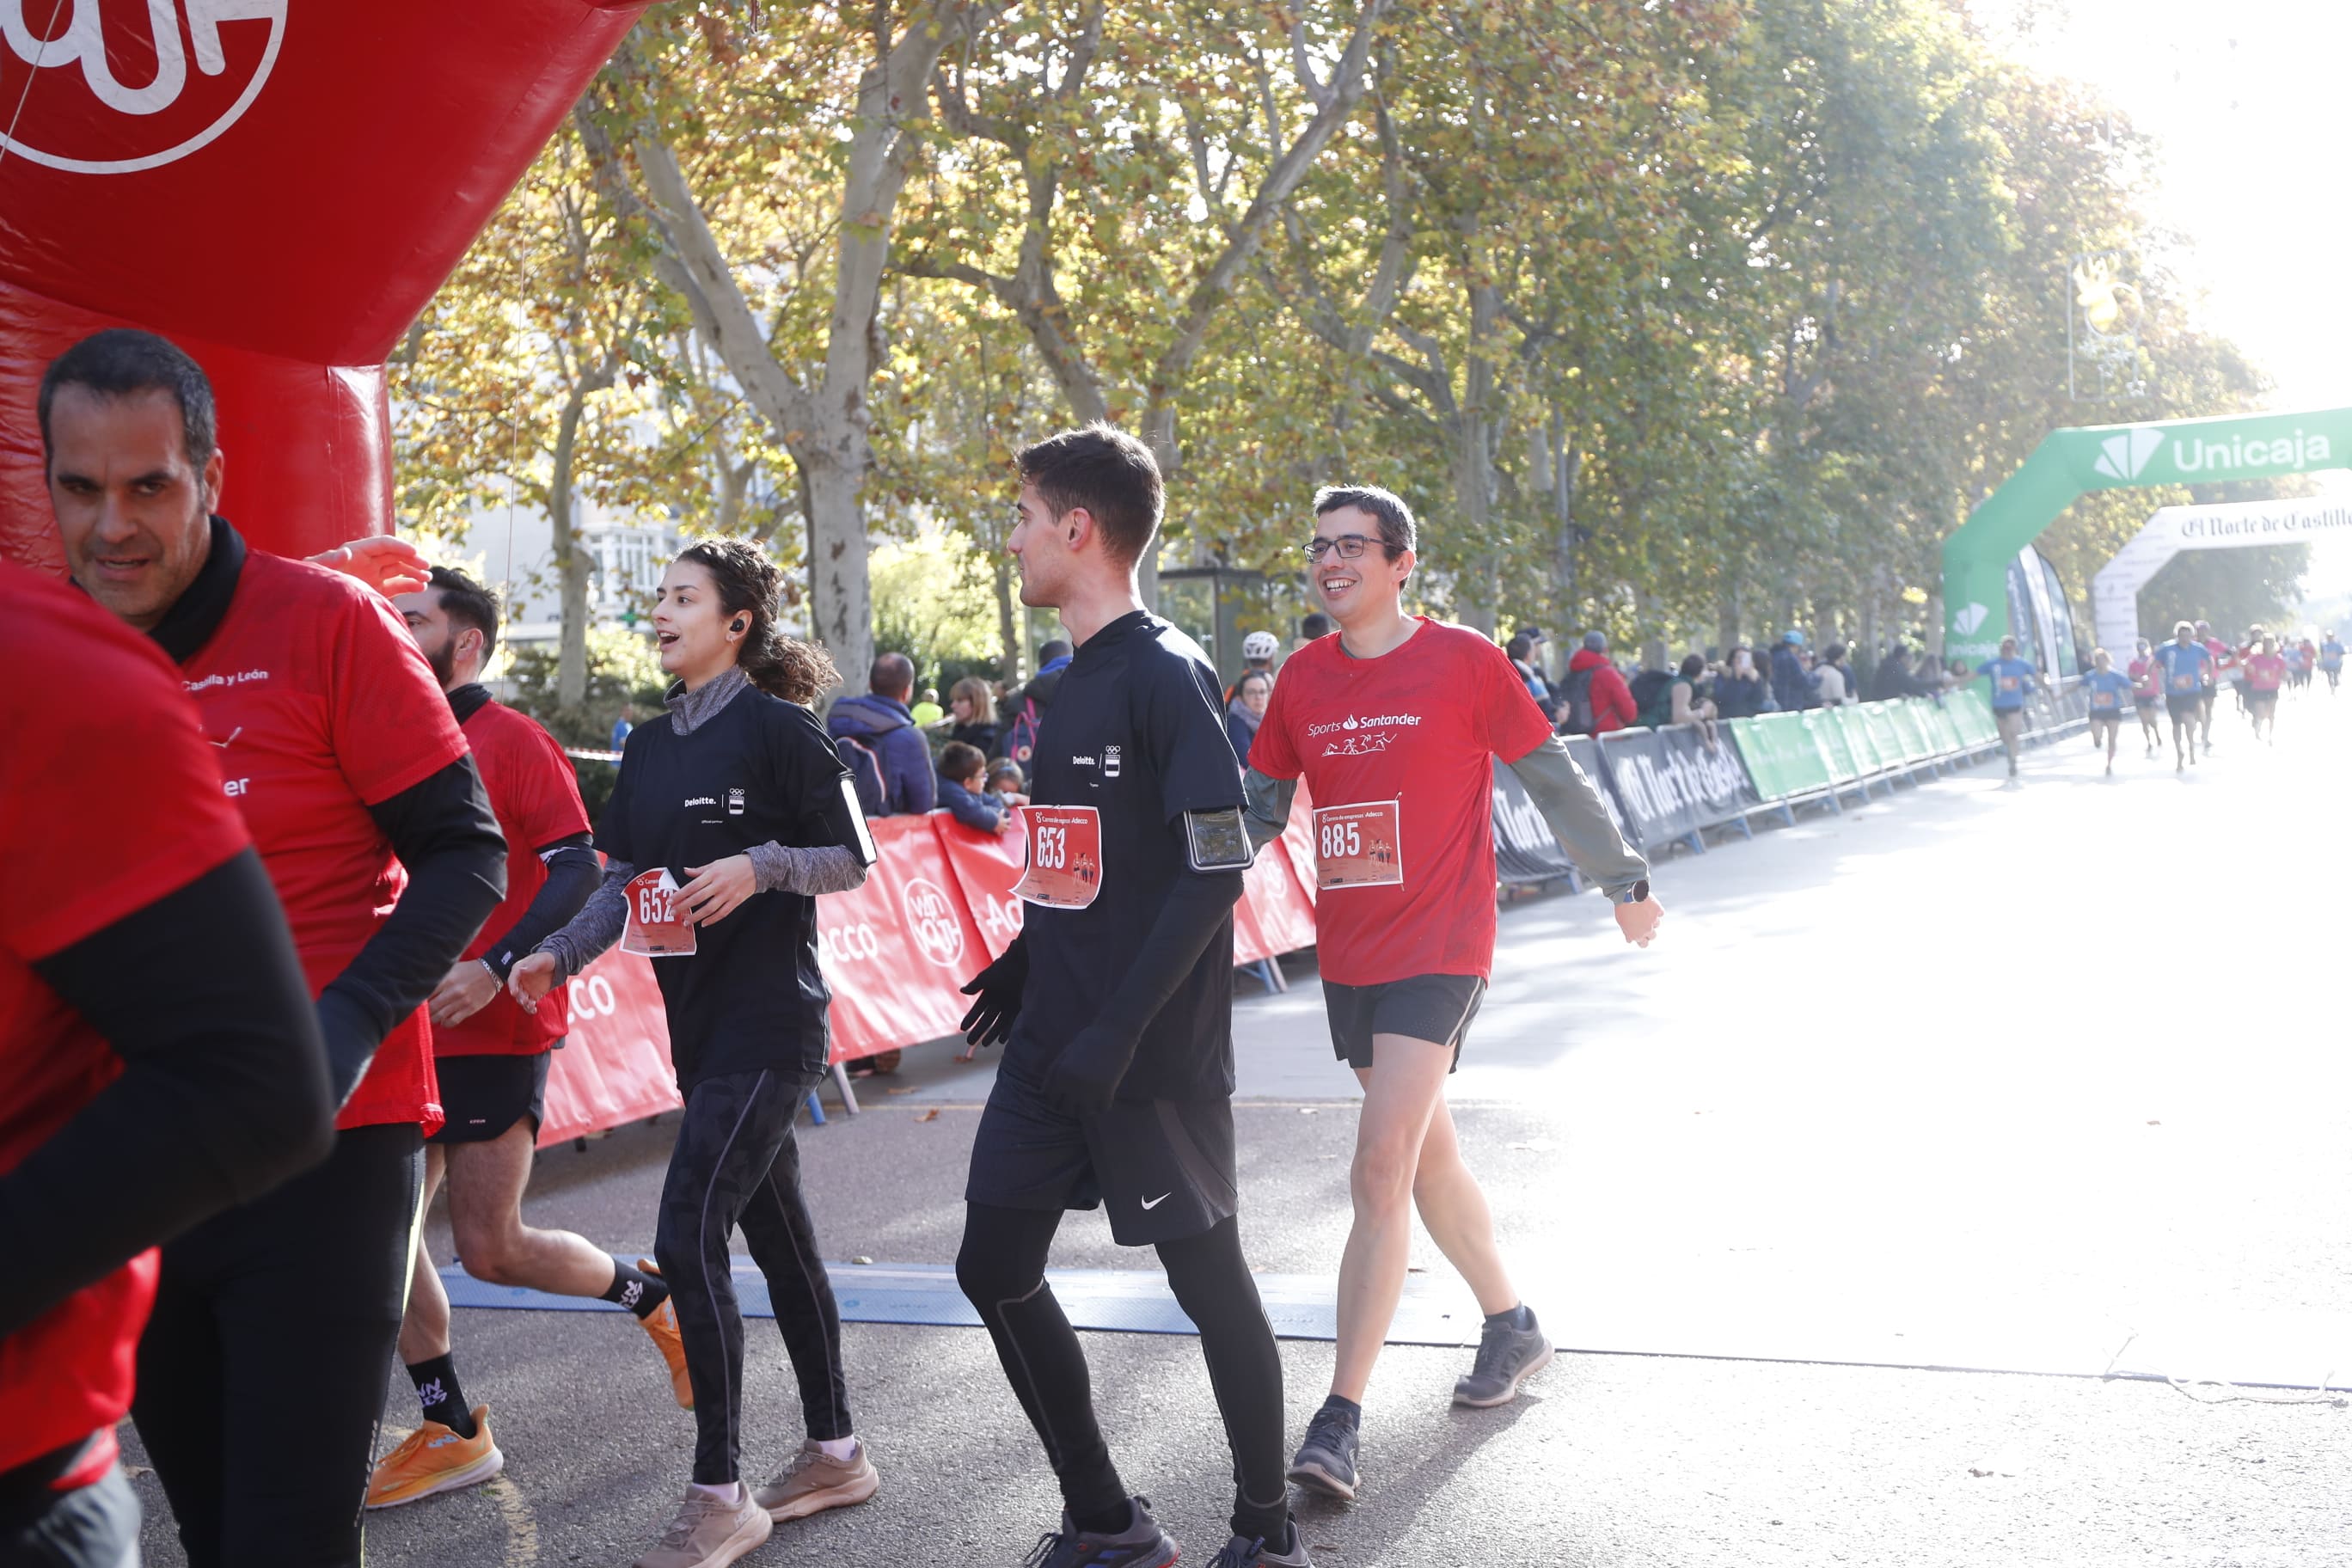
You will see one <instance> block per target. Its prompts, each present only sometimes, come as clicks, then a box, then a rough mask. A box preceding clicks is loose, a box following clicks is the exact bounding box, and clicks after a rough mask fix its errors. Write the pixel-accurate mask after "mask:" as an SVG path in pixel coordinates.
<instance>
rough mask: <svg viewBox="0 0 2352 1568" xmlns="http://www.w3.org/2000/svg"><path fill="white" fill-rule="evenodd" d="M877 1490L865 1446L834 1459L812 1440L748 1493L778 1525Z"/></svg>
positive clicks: (856, 1500)
mask: <svg viewBox="0 0 2352 1568" xmlns="http://www.w3.org/2000/svg"><path fill="white" fill-rule="evenodd" d="M881 1487H882V1478H881V1476H880V1475H878V1474H877V1473H876V1471H875V1468H874V1461H873V1460H871V1459H869V1458H866V1445H865V1444H863V1443H859V1444H858V1445H857V1446H856V1447H854V1448H852V1449H850V1450H849V1458H845V1459H835V1458H829V1457H827V1455H826V1454H825V1451H824V1449H823V1448H820V1447H817V1446H816V1439H815V1438H814V1437H812V1438H810V1439H809V1440H808V1441H807V1442H805V1443H803V1444H802V1445H801V1451H800V1452H799V1453H797V1454H794V1455H793V1462H792V1463H791V1464H789V1465H786V1466H785V1467H784V1468H783V1473H782V1474H781V1475H779V1476H778V1477H777V1478H776V1479H774V1480H772V1481H770V1482H769V1483H768V1484H767V1485H766V1486H764V1487H761V1489H759V1490H758V1491H755V1492H753V1493H752V1494H751V1500H752V1501H753V1502H754V1503H757V1504H758V1505H759V1506H760V1507H761V1508H763V1509H766V1510H768V1517H769V1518H770V1519H772V1520H774V1521H776V1522H777V1523H778V1524H782V1523H783V1522H784V1521H787V1520H793V1519H806V1518H807V1517H808V1516H809V1515H811V1514H813V1513H823V1512H824V1510H826V1509H829V1508H847V1507H849V1506H850V1505H851V1504H852V1503H860V1502H864V1501H865V1500H866V1499H867V1498H870V1497H872V1496H873V1495H874V1494H875V1493H876V1492H877V1491H878V1490H880V1489H881Z"/></svg>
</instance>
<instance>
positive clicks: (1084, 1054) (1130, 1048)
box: [1045, 1024, 1135, 1116]
mask: <svg viewBox="0 0 2352 1568" xmlns="http://www.w3.org/2000/svg"><path fill="white" fill-rule="evenodd" d="M1134 1059H1135V1041H1134V1040H1133V1039H1132V1038H1130V1037H1121V1036H1118V1035H1115V1034H1113V1033H1112V1032H1111V1031H1110V1030H1108V1029H1106V1028H1104V1027H1103V1026H1101V1025H1100V1024H1089V1025H1087V1026H1086V1027H1085V1028H1083V1029H1080V1030H1079V1031H1078V1032H1077V1034H1076V1036H1075V1037H1073V1038H1072V1039H1071V1041H1070V1043H1069V1044H1068V1045H1066V1046H1064V1047H1062V1054H1061V1055H1060V1056H1058V1057H1056V1058H1054V1065H1053V1066H1052V1067H1051V1068H1047V1069H1046V1072H1045V1092H1046V1093H1047V1094H1048V1095H1050V1096H1051V1097H1052V1098H1053V1099H1055V1100H1058V1101H1059V1102H1060V1103H1061V1104H1063V1105H1065V1106H1066V1107H1068V1108H1069V1109H1070V1110H1072V1111H1074V1112H1076V1114H1078V1115H1080V1116H1099V1115H1101V1114H1102V1113H1103V1112H1104V1111H1106V1110H1109V1109H1110V1102H1111V1098H1112V1096H1114V1095H1116V1094H1117V1093H1118V1080H1119V1079H1123V1078H1125V1077H1126V1076H1127V1068H1128V1064H1129V1062H1131V1061H1133V1060H1134Z"/></svg>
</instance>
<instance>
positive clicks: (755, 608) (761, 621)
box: [677, 539, 841, 707]
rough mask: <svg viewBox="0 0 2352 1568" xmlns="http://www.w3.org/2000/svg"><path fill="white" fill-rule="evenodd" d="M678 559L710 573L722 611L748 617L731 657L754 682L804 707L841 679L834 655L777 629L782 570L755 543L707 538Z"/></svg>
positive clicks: (753, 683)
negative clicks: (748, 626) (738, 643)
mask: <svg viewBox="0 0 2352 1568" xmlns="http://www.w3.org/2000/svg"><path fill="white" fill-rule="evenodd" d="M677 558H678V559H679V560H680V561H690V562H692V563H694V564H695V565H697V566H699V567H701V568H702V569H703V571H704V572H706V573H708V574H709V577H710V586H711V588H712V589H713V590H714V591H715V592H716V593H717V594H718V595H719V607H720V609H721V610H723V611H724V612H725V613H726V614H728V615H730V616H739V615H740V616H750V617H751V629H750V630H749V631H748V632H746V633H745V634H744V637H743V641H742V642H741V644H740V645H739V646H738V647H737V648H736V650H735V662H736V663H737V664H739V665H740V666H741V667H742V669H743V673H744V674H745V675H747V676H749V677H750V678H751V684H752V685H754V686H756V687H758V688H759V689H761V690H762V691H764V692H766V693H767V694H768V695H769V696H771V697H781V698H782V699H783V700H785V701H787V702H797V703H799V704H801V705H802V706H803V707H807V706H808V705H809V704H811V703H813V702H814V701H815V700H817V699H818V698H819V697H821V696H823V695H824V693H825V692H827V691H830V690H831V689H833V688H835V687H836V686H838V685H840V684H841V671H840V670H838V669H837V668H835V667H834V662H833V656H832V655H830V654H828V653H826V652H825V651H824V649H823V648H822V647H818V646H817V645H816V644H814V643H813V642H803V641H802V640H801V639H800V638H798V637H786V636H784V635H783V633H782V632H780V631H778V630H777V629H776V598H777V590H778V589H779V588H780V587H781V586H782V583H783V575H784V574H782V572H779V571H778V570H776V565H775V563H774V562H772V561H770V560H769V559H768V557H767V554H766V552H763V551H762V550H761V548H760V547H759V546H758V545H756V544H753V543H751V542H749V541H748V540H741V539H705V540H701V541H698V542H696V543H693V544H690V545H688V546H687V548H686V549H684V550H682V551H680V552H678V556H677Z"/></svg>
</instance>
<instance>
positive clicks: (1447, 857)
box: [1244, 485, 1663, 1498]
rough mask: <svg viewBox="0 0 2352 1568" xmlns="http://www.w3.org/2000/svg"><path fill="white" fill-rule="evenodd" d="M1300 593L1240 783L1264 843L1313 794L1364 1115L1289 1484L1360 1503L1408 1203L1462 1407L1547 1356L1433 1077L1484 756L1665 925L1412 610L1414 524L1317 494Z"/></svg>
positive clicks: (1563, 755) (1473, 650) (1591, 869)
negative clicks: (1465, 1369) (1299, 643)
mask: <svg viewBox="0 0 2352 1568" xmlns="http://www.w3.org/2000/svg"><path fill="white" fill-rule="evenodd" d="M1315 511H1316V528H1315V536H1314V538H1313V539H1312V540H1310V541H1309V542H1307V560H1308V562H1309V563H1310V564H1309V568H1308V576H1309V578H1310V580H1311V582H1312V584H1313V586H1314V590H1315V594H1316V597H1317V598H1318V601H1319V602H1320V603H1321V604H1322V605H1323V606H1324V608H1325V609H1326V610H1328V612H1329V613H1330V615H1331V616H1332V618H1333V619H1334V620H1336V621H1337V622H1338V623H1339V636H1338V637H1328V638H1326V639H1324V640H1323V641H1321V642H1318V643H1313V644H1310V645H1309V646H1308V647H1305V648H1302V649H1300V650H1299V651H1298V652H1297V654H1295V655H1293V656H1292V658H1291V660H1290V662H1289V664H1288V665H1286V666H1285V667H1284V668H1283V672H1282V679H1281V681H1280V682H1279V683H1278V684H1276V687H1275V689H1274V700H1273V702H1272V704H1271V705H1270V706H1269V707H1268V709H1267V711H1266V715H1265V720H1264V721H1262V722H1261V723H1260V725H1259V727H1258V732H1257V738H1256V740H1255V742H1254V743H1253V745H1252V748H1251V752H1250V757H1249V763H1250V766H1249V771H1248V773H1247V774H1246V776H1245V778H1244V787H1245V789H1246V791H1247V794H1248V798H1249V803H1250V808H1249V831H1250V837H1251V838H1252V839H1253V840H1254V841H1255V842H1256V843H1258V844H1260V845H1264V844H1265V843H1269V842H1271V841H1272V840H1273V839H1275V838H1276V837H1280V835H1281V833H1282V830H1283V827H1284V825H1285V824H1286V822H1287V821H1288V818H1289V813H1290V805H1291V800H1292V797H1293V795H1294V794H1295V793H1296V781H1297V780H1298V779H1299V778H1301V777H1302V776H1303V777H1304V778H1305V779H1306V780H1307V785H1308V788H1309V789H1310V790H1311V791H1312V792H1313V795H1314V798H1315V802H1316V811H1315V834H1314V838H1315V847H1316V868H1317V876H1316V881H1317V885H1318V889H1319V892H1318V900H1317V905H1316V925H1317V932H1316V937H1317V945H1318V951H1319V962H1320V964H1321V968H1322V972H1323V994H1324V997H1325V999H1326V1001H1327V1003H1328V1008H1329V1015H1330V1025H1331V1043H1332V1048H1333V1052H1334V1054H1335V1055H1337V1056H1338V1057H1339V1058H1340V1059H1342V1060H1344V1061H1346V1062H1347V1063H1348V1064H1349V1066H1350V1067H1352V1068H1354V1069H1355V1072H1356V1077H1357V1079H1358V1080H1359V1081H1360V1083H1361V1084H1362V1085H1363V1090H1364V1105H1363V1112H1362V1115H1361V1118H1360V1121H1358V1123H1357V1130H1356V1154H1355V1161H1354V1164H1353V1167H1352V1170H1351V1172H1350V1174H1349V1186H1350V1190H1351V1193H1352V1195H1353V1199H1354V1207H1355V1223H1354V1226H1353V1228H1352V1229H1351V1230H1350V1231H1349V1237H1348V1244H1347V1247H1346V1250H1345V1251H1344V1252H1343V1253H1342V1254H1341V1256H1340V1261H1339V1352H1338V1356H1337V1359H1336V1361H1335V1363H1334V1365H1333V1369H1332V1378H1331V1395H1330V1397H1329V1399H1328V1400H1327V1401H1325V1403H1324V1405H1323V1408H1322V1409H1321V1410H1319V1411H1318V1412H1317V1413H1316V1415H1315V1416H1314V1418H1313V1420H1312V1422H1311V1423H1310V1424H1309V1426H1308V1428H1307V1440H1306V1442H1305V1444H1304V1445H1303V1446H1302V1447H1300V1448H1299V1450H1298V1453H1297V1458H1295V1459H1294V1460H1293V1461H1292V1463H1291V1468H1290V1476H1291V1479H1294V1480H1297V1481H1298V1482H1300V1483H1302V1484H1304V1485H1306V1486H1308V1487H1312V1488H1314V1489H1318V1490H1319V1491H1323V1492H1327V1493H1329V1494H1331V1495H1333V1496H1337V1497H1343V1498H1346V1497H1353V1496H1354V1495H1355V1491H1356V1464H1355V1460H1356V1451H1357V1445H1358V1440H1359V1432H1360V1423H1361V1417H1362V1407H1361V1402H1362V1399H1363V1395H1364V1388H1365V1385H1366V1384H1367V1383H1369V1382H1370V1377H1371V1371H1372V1363H1373V1361H1374V1360H1375V1359H1376V1358H1377V1357H1378V1356H1379V1354H1380V1350H1381V1342H1382V1341H1383V1340H1384V1339H1385V1338H1386V1337H1387V1333H1388V1326H1389V1320H1390V1319H1391V1317H1392V1316H1393V1315H1394V1313H1395V1311H1396V1305H1397V1300H1398V1297H1399V1296H1400V1295H1401V1294H1402V1290H1403V1288H1404V1276H1405V1263H1406V1252H1407V1248H1408V1246H1409V1243H1410V1240H1411V1231H1412V1210H1413V1206H1414V1205H1418V1206H1419V1208H1420V1212H1421V1217H1422V1221H1423V1224H1424V1225H1426V1226H1428V1228H1429V1233H1430V1236H1431V1237H1432V1238H1433V1240H1435V1241H1436V1243H1437V1245H1438V1247H1439V1248H1440V1250H1442V1251H1443V1252H1444V1254H1445V1256H1446V1258H1448V1259H1449V1260H1450V1261H1451V1262H1452V1263H1453V1264H1454V1267H1455V1268H1458V1269H1460V1270H1461V1272H1462V1276H1463V1278H1464V1279H1465V1280H1466V1281H1467V1282H1468V1283H1469V1285H1470V1288H1471V1289H1472V1290H1473V1291H1474V1292H1475V1293H1476V1295H1477V1298H1478V1304H1479V1310H1481V1311H1483V1312H1484V1313H1485V1314H1486V1329H1485V1332H1484V1335H1483V1337H1482V1339H1481V1341H1480V1342H1479V1347H1478V1354H1477V1358H1476V1361H1475V1363H1474V1365H1473V1367H1472V1370H1471V1372H1470V1373H1469V1374H1468V1375H1467V1376H1465V1377H1464V1378H1462V1379H1461V1380H1460V1381H1459V1382H1457V1383H1456V1384H1454V1403H1456V1404H1458V1405H1480V1406H1484V1405H1503V1404H1507V1403H1508V1402H1509V1401H1510V1400H1511V1399H1513V1398H1515V1397H1516V1396H1517V1393H1518V1388H1519V1384H1520V1383H1521V1381H1522V1380H1524V1379H1525V1378H1527V1377H1528V1375H1529V1374H1531V1373H1534V1372H1535V1371H1537V1370H1538V1368H1540V1367H1541V1366H1542V1365H1543V1364H1544V1363H1546V1362H1548V1361H1549V1360H1550V1359H1551V1353H1552V1347H1551V1342H1549V1340H1547V1339H1546V1338H1545V1337H1544V1335H1543V1331H1542V1330H1540V1329H1539V1328H1538V1326H1537V1324H1536V1320H1535V1314H1534V1313H1532V1312H1530V1311H1528V1309H1527V1307H1526V1305H1525V1304H1524V1303H1523V1302H1521V1301H1520V1300H1519V1295H1518V1292H1517V1289H1515V1288H1514V1287H1513V1286H1512V1283H1511V1280H1510V1276H1509V1273H1508V1271H1507V1269H1506V1268H1504V1266H1503V1260H1502V1257H1501V1255H1500V1253H1499V1252H1498V1251H1497V1250H1496V1246H1495V1231H1494V1221H1493V1218H1492V1217H1491V1215H1489V1214H1488V1212H1487V1207H1486V1195H1485V1194H1483V1193H1482V1192H1480V1191H1479V1188H1478V1183H1477V1179H1476V1178H1475V1176H1473V1175H1472V1174H1471V1173H1470V1168H1469V1167H1468V1166H1467V1165H1465V1163H1463V1160H1462V1152H1461V1145H1460V1142H1459V1139H1458V1137H1457V1135H1456V1133H1455V1131H1454V1119H1453V1116H1452V1114H1451V1113H1450V1112H1449V1111H1448V1110H1446V1106H1445V1079H1446V1076H1447V1075H1448V1074H1449V1073H1451V1072H1452V1071H1453V1070H1454V1068H1455V1067H1456V1065H1458V1063H1459V1060H1460V1058H1461V1053H1462V1044H1463V1040H1464V1037H1465V1036H1466V1035H1467V1034H1468V1032H1469V1028H1470V1023H1471V1020H1472V1019H1473V1018H1475V1016H1477V1012H1478V1004H1479V1001H1480V999H1481V998H1482V997H1483V995H1484V994H1485V993H1486V979H1487V975H1488V973H1490V971H1491V970H1492V968H1493V963H1494V954H1495V837H1494V825H1493V819H1492V805H1491V801H1492V792H1493V788H1494V763H1493V759H1494V758H1496V757H1500V758H1502V759H1503V760H1504V762H1506V763H1508V764H1509V766H1510V767H1511V769H1512V771H1513V772H1514V773H1517V775H1518V777H1519V779H1520V781H1521V782H1522V783H1523V784H1526V786H1527V789H1528V795H1529V796H1530V797H1531V798H1532V799H1533V800H1534V802H1535V804H1536V805H1537V807H1538V810H1540V811H1541V812H1542V813H1543V816H1544V820H1545V821H1546V822H1547V823H1548V824H1549V826H1550V827H1551V830H1552V833H1553V835H1554V836H1555V837H1557V838H1558V839H1559V842H1560V845H1561V847H1563V848H1564V849H1565V850H1567V852H1568V855H1569V858H1570V859H1571V860H1572V861H1574V862H1575V864H1576V865H1577V867H1578V868H1579V869H1580V870H1581V871H1582V872H1583V873H1584V874H1585V876H1586V877H1588V878H1590V879H1591V880H1592V881H1593V882H1595V883H1597V884H1598V885H1599V886H1600V887H1601V889H1603V890H1604V891H1605V892H1606V893H1607V894H1608V896H1609V898H1610V900H1611V901H1612V903H1613V904H1614V905H1615V906H1616V908H1615V914H1616V918H1617V923H1618V925H1619V926H1620V927H1621V928H1622V930H1623V931H1624V933H1625V938H1626V940H1627V941H1628V942H1634V943H1636V944H1638V945H1641V946H1647V945H1648V944H1649V942H1650V940H1651V938H1652V937H1653V936H1654V934H1655V933H1656V931H1657V928H1658V921H1659V919H1660V916H1661V914H1662V912H1663V911H1662V910H1660V908H1659V906H1658V903H1657V901H1656V900H1654V899H1652V898H1651V897H1650V883H1649V868H1648V866H1647V865H1646V864H1644V863H1643V859H1642V858H1641V856H1640V855H1638V854H1636V853H1635V852H1634V851H1633V848H1632V847H1630V846H1629V845H1627V843H1626V842H1625V840H1624V837H1623V836H1622V834H1620V833H1619V832H1618V830H1617V828H1616V826H1615V825H1614V824H1613V823H1612V821H1611V820H1610V816H1609V812H1608V808H1607V807H1606V806H1605V805H1603V804H1602V802H1601V796H1600V794H1599V792H1598V791H1596V790H1595V789H1594V788H1593V786H1592V783H1591V780H1589V779H1587V778H1586V777H1585V776H1584V774H1583V773H1582V772H1581V771H1580V769H1579V768H1578V767H1577V765H1576V763H1574V762H1573V761H1571V760H1570V757H1569V754H1568V752H1567V750H1566V748H1565V747H1564V746H1563V745H1562V744H1561V743H1560V742H1559V739H1558V738H1557V737H1556V736H1554V735H1553V733H1552V729H1551V725H1550V723H1549V721H1546V720H1545V718H1544V716H1543V713H1542V711H1541V710H1538V708H1537V706H1536V703H1535V700H1534V699H1533V698H1532V697H1531V696H1529V695H1528V689H1527V686H1526V683H1525V682H1523V681H1522V680H1520V679H1519V677H1518V674H1517V671H1516V670H1515V669H1514V668H1512V666H1511V662H1510V660H1509V659H1508V658H1507V657H1505V655H1504V652H1503V650H1502V649H1500V648H1498V647H1496V646H1495V645H1494V644H1493V643H1491V642H1489V641H1487V640H1486V638H1485V637H1481V636H1480V635H1478V634H1477V633H1475V632H1472V631H1467V630H1465V629H1464V628H1462V627H1460V626H1445V625H1442V624H1440V623H1438V622H1435V621H1433V620H1430V619H1428V618H1427V617H1425V616H1410V615H1407V614H1406V613H1405V612H1404V610H1403V608H1402V605H1401V604H1400V602H1399V601H1400V599H1401V597H1402V593H1403V589H1404V584H1405V581H1406V579H1407V578H1409V577H1410V576H1411V575H1412V569H1413V563H1414V555H1413V546H1414V543H1415V541H1416V531H1415V528H1414V524H1413V520H1412V512H1411V511H1410V510H1408V509H1407V508H1406V506H1405V504H1404V502H1403V501H1402V500H1399V499H1398V498H1397V497H1395V496H1394V495H1391V493H1389V492H1388V491H1387V490H1384V489H1375V488H1373V487H1371V486H1368V485H1367V486H1350V487H1348V488H1344V489H1326V490H1323V491H1322V492H1320V493H1319V494H1318V495H1317V497H1316V498H1315Z"/></svg>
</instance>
